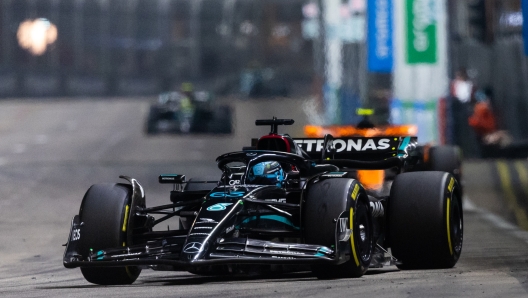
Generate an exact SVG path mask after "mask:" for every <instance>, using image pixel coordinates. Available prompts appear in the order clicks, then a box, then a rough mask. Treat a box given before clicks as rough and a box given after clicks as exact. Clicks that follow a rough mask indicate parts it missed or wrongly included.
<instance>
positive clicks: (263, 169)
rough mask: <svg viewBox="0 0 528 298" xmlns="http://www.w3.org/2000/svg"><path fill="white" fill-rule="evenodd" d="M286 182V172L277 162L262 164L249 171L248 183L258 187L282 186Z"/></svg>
mask: <svg viewBox="0 0 528 298" xmlns="http://www.w3.org/2000/svg"><path fill="white" fill-rule="evenodd" d="M283 180H284V171H283V170H282V167H281V165H280V163H278V162H276V161H264V162H260V163H258V164H256V165H254V166H252V167H251V169H249V173H248V182H249V183H251V184H258V185H276V186H278V187H280V186H281V184H282V181H283Z"/></svg>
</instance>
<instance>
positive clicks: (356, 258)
mask: <svg viewBox="0 0 528 298" xmlns="http://www.w3.org/2000/svg"><path fill="white" fill-rule="evenodd" d="M356 186H357V184H356ZM354 239H355V238H354V209H353V208H350V244H351V245H352V255H354V261H355V262H356V266H359V260H358V257H357V253H356V244H355V243H354Z"/></svg>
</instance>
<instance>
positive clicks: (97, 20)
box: [0, 0, 313, 97]
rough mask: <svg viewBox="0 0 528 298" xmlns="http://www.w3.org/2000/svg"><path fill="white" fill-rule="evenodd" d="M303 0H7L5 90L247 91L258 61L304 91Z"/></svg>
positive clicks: (2, 21)
mask: <svg viewBox="0 0 528 298" xmlns="http://www.w3.org/2000/svg"><path fill="white" fill-rule="evenodd" d="M304 2H305V1H302V0H289V1H279V0H266V1H260V0H243V1H240V0H97V1H96V0H39V1H34V0H2V1H0V38H1V42H0V97H24V96H32V97H35V96H79V95H84V96H126V95H151V94H158V93H159V92H162V91H168V90H171V89H172V88H174V87H175V86H179V84H180V83H181V82H182V81H194V82H198V83H199V84H201V85H202V87H203V88H208V89H211V88H214V89H215V90H217V91H218V92H224V93H231V92H241V91H244V90H241V89H244V88H246V89H247V88H248V86H247V82H245V84H246V86H241V81H243V79H242V78H244V77H245V78H247V77H248V75H249V76H251V74H252V73H254V72H255V69H262V70H263V71H268V73H269V72H270V71H269V70H272V72H273V73H280V75H281V79H280V81H281V84H284V83H285V81H284V78H286V80H287V82H286V83H287V86H288V87H289V88H290V89H291V88H293V89H294V90H295V86H297V85H298V84H301V85H304V83H308V84H309V82H310V79H311V73H312V60H313V56H312V45H311V41H309V40H305V39H303V38H302V33H301V21H302V5H303V3H304ZM22 24H24V25H22ZM53 35H54V36H55V38H53ZM218 78H221V79H218ZM270 81H273V80H270ZM243 83H244V82H242V84H243ZM266 88H268V89H265V90H273V88H274V87H273V86H270V87H266ZM278 88H283V87H282V86H279V87H278ZM297 89H299V90H305V89H307V88H297Z"/></svg>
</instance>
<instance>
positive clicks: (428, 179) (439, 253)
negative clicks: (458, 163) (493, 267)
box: [388, 171, 463, 269]
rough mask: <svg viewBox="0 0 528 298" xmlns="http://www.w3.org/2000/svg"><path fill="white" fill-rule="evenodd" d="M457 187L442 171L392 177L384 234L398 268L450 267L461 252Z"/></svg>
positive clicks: (458, 191)
mask: <svg viewBox="0 0 528 298" xmlns="http://www.w3.org/2000/svg"><path fill="white" fill-rule="evenodd" d="M460 193H461V191H460V186H459V184H458V182H457V181H456V179H455V178H454V177H453V175H451V174H449V173H446V172H429V171H427V172H412V173H403V174H400V175H398V176H397V177H396V179H395V180H394V183H393V184H392V188H391V193H390V198H389V210H388V211H389V213H388V229H389V231H388V233H389V235H388V236H389V242H390V246H391V249H392V254H393V255H394V257H395V258H396V259H397V260H398V261H399V262H400V263H399V265H398V268H400V269H435V268H452V267H453V266H455V264H456V263H457V261H458V259H459V257H460V254H461V252H462V242H463V213H462V204H461V197H460Z"/></svg>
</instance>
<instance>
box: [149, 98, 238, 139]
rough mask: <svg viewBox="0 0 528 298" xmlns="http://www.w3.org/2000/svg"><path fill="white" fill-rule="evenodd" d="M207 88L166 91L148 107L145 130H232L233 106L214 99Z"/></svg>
mask: <svg viewBox="0 0 528 298" xmlns="http://www.w3.org/2000/svg"><path fill="white" fill-rule="evenodd" d="M212 97H213V96H212V95H211V93H209V92H205V91H198V92H194V91H188V92H179V91H174V92H167V93H162V94H160V95H159V96H158V101H157V102H156V103H155V104H152V105H151V106H150V108H149V113H148V116H147V120H146V122H145V133H147V134H157V133H160V132H166V133H212V134H230V133H231V132H232V126H233V123H232V122H233V117H232V111H231V107H230V106H228V105H219V104H217V103H215V102H214V100H213V98H212Z"/></svg>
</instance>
